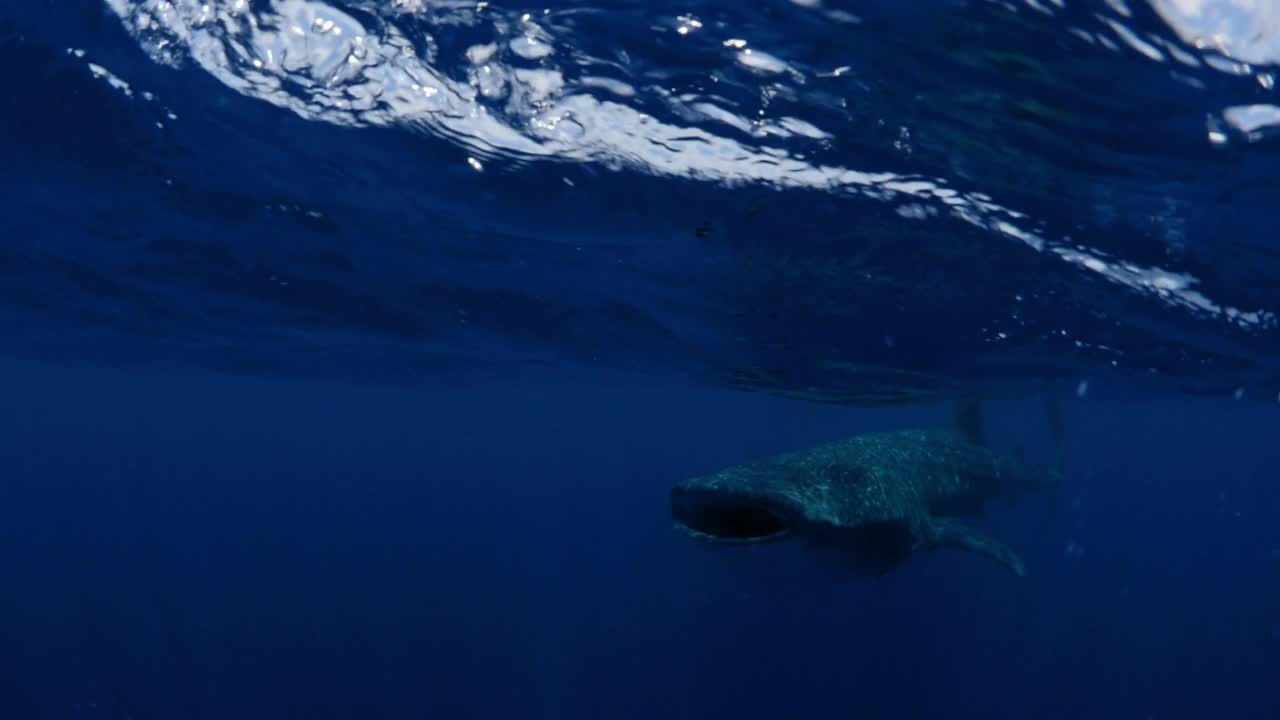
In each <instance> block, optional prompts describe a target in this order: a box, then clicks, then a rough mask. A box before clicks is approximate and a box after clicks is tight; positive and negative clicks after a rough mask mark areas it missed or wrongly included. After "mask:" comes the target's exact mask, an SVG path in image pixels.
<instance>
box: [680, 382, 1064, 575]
mask: <svg viewBox="0 0 1280 720" xmlns="http://www.w3.org/2000/svg"><path fill="white" fill-rule="evenodd" d="M1056 480H1057V472H1056V471H1048V470H1042V471H1037V470H1033V469H1031V468H1029V467H1028V466H1026V465H1024V464H1023V463H1022V462H1021V461H1020V460H1018V459H1015V458H1012V457H1004V456H1001V455H997V454H995V453H993V452H992V451H990V450H989V449H987V447H986V445H985V443H984V442H983V437H982V428H981V416H980V410H979V408H978V405H977V404H976V403H964V404H962V405H961V406H960V410H959V412H958V413H957V424H956V428H955V429H937V430H910V431H901V432H887V433H876V434H869V435H859V436H856V437H852V438H849V439H847V440H840V441H837V442H832V443H828V444H825V445H819V446H818V447H815V448H811V449H808V450H802V451H799V452H792V453H787V454H784V455H779V456H776V457H773V458H769V459H767V460H762V461H759V462H752V463H747V464H745V465H737V466H735V467H731V468H728V469H725V470H721V471H720V472H718V473H715V474H713V475H706V476H702V477H696V478H692V479H689V480H685V481H683V482H680V483H678V484H677V485H676V486H675V487H674V488H672V490H671V514H672V520H673V521H674V523H675V526H676V528H677V529H678V530H680V531H682V532H684V533H686V534H687V535H689V536H690V537H692V538H694V539H696V540H702V541H706V542H712V543H729V544H734V543H736V544H750V543H765V542H775V541H781V540H785V539H800V540H804V541H807V542H809V543H813V544H815V545H817V546H820V547H821V548H822V549H824V550H829V551H835V554H836V556H837V558H838V559H839V561H840V562H841V564H842V565H843V566H844V567H845V569H846V570H848V571H850V572H852V573H853V574H857V575H883V574H885V573H887V572H889V571H890V570H893V569H894V568H896V567H898V566H900V565H902V564H904V563H906V562H907V561H908V560H909V559H910V558H911V556H912V554H913V553H916V552H921V551H925V550H933V549H937V548H946V547H951V548H959V549H963V550H968V551H971V552H976V553H979V554H981V555H985V556H987V557H989V558H991V559H993V560H995V561H997V562H999V563H1001V564H1002V565H1004V566H1005V567H1007V568H1008V569H1009V570H1011V571H1012V572H1014V573H1015V574H1017V575H1019V576H1022V575H1025V574H1026V567H1025V565H1024V564H1023V562H1022V559H1021V558H1019V557H1018V555H1017V554H1016V553H1015V552H1014V551H1013V550H1011V549H1009V548H1008V547H1006V546H1005V545H1003V544H1002V543H1000V542H998V541H996V540H994V539H992V538H990V537H988V536H986V535H985V534H983V533H982V532H980V531H979V530H978V529H976V528H975V527H973V526H972V525H970V524H968V523H967V522H966V520H967V519H971V518H978V517H981V516H982V514H983V510H984V506H985V504H986V502H987V501H988V500H991V499H994V498H1007V499H1016V498H1017V497H1019V496H1020V495H1022V494H1023V493H1025V492H1027V491H1029V490H1032V489H1036V488H1042V487H1046V486H1049V485H1053V484H1056Z"/></svg>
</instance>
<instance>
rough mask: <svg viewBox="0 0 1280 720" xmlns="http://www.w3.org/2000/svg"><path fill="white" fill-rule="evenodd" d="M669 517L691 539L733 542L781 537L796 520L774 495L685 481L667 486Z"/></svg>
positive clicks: (790, 529)
mask: <svg viewBox="0 0 1280 720" xmlns="http://www.w3.org/2000/svg"><path fill="white" fill-rule="evenodd" d="M671 520H672V522H673V523H675V526H676V529H678V530H680V531H682V532H684V533H685V534H686V535H688V536H689V537H691V538H693V539H695V540H702V541H704V542H713V543H736V544H743V543H764V542H774V541H777V540H782V539H784V538H786V537H787V536H789V535H790V534H791V533H792V531H793V530H795V528H796V525H797V524H798V516H797V514H796V513H795V512H794V511H793V510H792V509H790V508H788V507H787V506H786V505H785V504H784V503H783V502H780V501H778V500H777V499H774V498H770V497H766V496H762V495H755V494H752V493H750V492H746V491H742V490H737V489H735V490H725V489H719V488H715V487H707V486H699V485H697V484H688V483H686V484H682V485H677V486H676V487H674V488H672V490H671Z"/></svg>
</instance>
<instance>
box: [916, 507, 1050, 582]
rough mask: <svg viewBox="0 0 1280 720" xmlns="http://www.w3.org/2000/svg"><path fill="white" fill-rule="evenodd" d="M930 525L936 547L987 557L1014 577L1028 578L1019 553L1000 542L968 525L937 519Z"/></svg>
mask: <svg viewBox="0 0 1280 720" xmlns="http://www.w3.org/2000/svg"><path fill="white" fill-rule="evenodd" d="M930 525H931V527H930V530H931V531H932V535H933V538H932V539H933V543H934V545H935V546H937V547H953V548H957V549H960V550H968V551H969V552H975V553H978V554H979V555H986V556H987V557H989V558H991V559H992V560H995V561H996V562H998V563H1000V564H1001V565H1004V566H1005V567H1006V568H1008V569H1009V570H1010V571H1011V572H1012V573H1013V574H1014V575H1017V576H1018V577H1025V576H1026V574H1027V567H1026V565H1025V564H1023V562H1022V558H1020V557H1018V554H1017V553H1015V552H1014V551H1013V550H1011V549H1010V548H1009V547H1008V546H1006V545H1005V544H1004V543H1002V542H1000V541H999V540H996V539H995V538H992V537H988V536H987V535H983V534H982V533H981V532H979V531H977V530H975V529H974V528H971V527H969V526H968V525H964V524H961V523H958V522H953V521H950V520H937V519H935V520H934V521H933V522H932V523H930Z"/></svg>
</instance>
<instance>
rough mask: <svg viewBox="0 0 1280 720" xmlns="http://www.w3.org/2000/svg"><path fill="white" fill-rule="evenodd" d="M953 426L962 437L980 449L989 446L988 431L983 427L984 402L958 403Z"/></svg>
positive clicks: (969, 401) (962, 401)
mask: <svg viewBox="0 0 1280 720" xmlns="http://www.w3.org/2000/svg"><path fill="white" fill-rule="evenodd" d="M953 424H954V425H955V429H956V432H957V433H959V434H960V437H962V438H964V439H965V440H967V441H969V442H971V443H973V444H974V445H977V446H979V447H986V446H987V437H986V431H985V430H983V427H982V401H980V400H971V399H966V400H960V401H958V402H956V408H955V415H954V417H953Z"/></svg>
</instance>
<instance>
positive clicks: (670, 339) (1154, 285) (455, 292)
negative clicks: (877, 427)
mask: <svg viewBox="0 0 1280 720" xmlns="http://www.w3.org/2000/svg"><path fill="white" fill-rule="evenodd" d="M34 5H36V6H38V5H40V4H39V3H36V4H34ZM1278 22H1280V12H1277V11H1275V10H1273V9H1271V8H1270V6H1269V5H1267V4H1266V3H1264V2H1262V1H1261V0H1258V1H1256V2H1251V1H1249V0H1236V1H1235V2H1225V1H1224V2H1212V1H1210V0H1204V1H1201V0H1178V1H1176V2H1175V1H1174V0H1152V2H1151V3H1150V4H1138V3H1135V2H1130V3H1127V4H1126V3H1124V2H1122V1H1121V0H1110V1H1108V2H1095V3H1084V2H1081V3H1073V2H1052V1H1032V0H1028V1H1027V2H1023V3H991V2H968V3H956V2H936V3H912V4H911V7H910V8H909V9H906V8H903V7H899V6H897V5H896V4H891V3H878V4H871V5H869V6H863V5H860V4H859V5H857V6H856V7H855V5H853V4H847V3H829V2H823V1H822V0H790V1H787V0H779V1H777V2H770V3H764V4H749V5H743V4H741V3H725V2H701V3H694V4H688V3H686V4H682V5H673V4H669V3H665V2H659V3H639V2H613V3H602V2H594V3H580V2H573V3H562V4H560V5H559V6H558V7H556V8H554V9H527V8H521V7H518V6H510V5H504V4H501V3H490V2H479V3H477V2H468V3H461V2H429V3H428V2H424V1H422V0H396V1H395V2H391V3H385V2H372V1H369V2H345V3H337V2H316V1H309V0H259V1H257V2H248V1H246V0H223V1H220V2H195V1H193V0H178V1H176V2H174V1H171V0H104V3H103V4H102V5H101V6H96V7H77V8H74V9H71V8H65V7H64V8H58V9H56V10H54V9H52V8H43V9H42V8H40V7H34V6H33V7H29V8H14V9H7V10H4V11H3V12H2V13H0V55H3V57H4V59H6V60H8V61H9V62H8V63H6V64H7V66H9V67H17V66H18V64H17V63H19V62H21V63H22V66H23V67H29V68H31V69H30V70H28V71H24V72H23V73H22V74H21V75H19V76H17V77H15V78H13V79H12V81H11V86H12V94H11V97H10V102H11V103H12V105H13V109H14V112H12V113H9V117H8V118H6V119H4V120H0V126H6V125H9V126H11V127H5V129H6V130H8V131H16V132H18V133H19V135H18V136H19V137H23V138H24V139H28V140H29V142H26V143H25V146H24V147H23V148H21V151H20V157H19V162H15V163H12V164H11V165H10V166H9V167H8V168H7V172H6V173H5V176H4V178H5V181H6V183H5V184H6V187H7V188H8V189H9V190H10V192H9V193H8V197H7V199H6V201H5V202H6V204H7V205H8V207H7V210H8V212H6V213H4V215H5V218H6V219H5V220H4V221H3V222H4V226H3V227H0V230H3V231H4V232H5V234H6V237H10V238H12V241H11V242H10V243H7V247H6V248H5V249H3V250H0V253H2V254H0V273H2V274H3V275H2V277H3V281H2V285H0V288H3V292H4V296H5V298H6V300H7V301H6V302H5V303H4V310H3V312H5V313H6V314H7V315H9V316H10V318H9V319H8V320H6V322H7V323H8V324H9V325H11V326H12V327H14V328H16V331H15V332H14V333H12V334H11V335H10V337H9V338H8V341H7V343H6V345H7V348H6V349H7V350H9V351H10V352H14V353H25V354H31V353H35V354H38V355H40V356H41V357H44V358H57V359H61V360H67V361H71V360H74V361H77V362H127V363H139V362H142V363H150V364H164V365H196V366H206V367H215V368H218V369H223V370H234V371H241V372H260V373H276V372H283V373H290V374H300V373H304V374H309V373H317V374H328V375H332V374H336V375H340V376H344V377H365V376H371V377H400V378H404V377H413V376H415V375H419V374H421V373H423V372H430V373H432V374H433V376H434V374H437V373H456V374H458V375H464V376H475V375H477V374H480V375H485V376H488V375H494V374H504V373H511V372H528V371H529V370H530V369H531V368H534V367H537V368H548V369H549V368H564V367H569V366H577V365H581V364H588V365H604V366H614V367H619V366H620V367H627V368H631V369H641V370H645V371H649V372H675V373H678V374H682V375H688V376H692V377H695V378H698V379H702V380H707V381H710V382H716V383H728V384H731V385H735V386H740V387H747V388H754V389H763V390H767V391H771V392H777V393H782V394H788V395H798V396H802V397H807V398H811V399H818V400H827V401H835V402H844V403H850V404H860V405H880V404H899V403H910V402H916V401H922V400H927V399H932V398H936V397H938V396H939V395H946V394H953V393H961V392H969V391H973V390H975V389H977V388H981V389H983V390H988V389H990V388H992V387H1003V386H1016V385H1020V384H1022V383H1026V382H1040V381H1044V380H1053V379H1069V380H1071V381H1072V382H1079V381H1084V380H1088V381H1090V382H1094V383H1104V384H1105V383H1112V384H1113V385H1114V386H1115V387H1117V388H1143V389H1150V388H1154V389H1156V390H1158V391H1190V392H1211V393H1237V394H1244V395H1247V396H1249V397H1254V398H1259V397H1261V398H1275V397H1276V393H1277V391H1280V364H1278V363H1277V358H1280V343H1278V342H1277V338H1278V333H1280V328H1278V327H1277V325H1278V323H1277V316H1276V312H1277V309H1278V308H1280V246H1277V244H1276V241H1275V239H1274V234H1273V233H1272V232H1271V227H1272V226H1273V225H1274V224H1275V223H1274V210H1273V203H1272V202H1271V201H1270V199H1269V192H1270V191H1271V188H1272V187H1273V186H1274V182H1275V181H1274V179H1271V178H1269V177H1268V173H1267V172H1266V168H1268V167H1273V166H1274V165H1273V162H1274V158H1275V154H1276V141H1275V135H1276V133H1275V132H1274V129H1275V128H1276V127H1280V103H1276V102H1275V101H1274V93H1275V91H1274V84H1275V82H1274V78H1275V68H1276V63H1277V60H1280V39H1278V38H1280V33H1276V32H1267V30H1268V29H1269V28H1275V27H1276V26H1277V23H1278ZM69 195H71V196H75V197H77V198H79V199H80V202H78V203H77V204H76V206H75V207H76V209H75V210H72V211H70V212H69V211H68V210H67V203H66V198H67V197H68V196H69ZM1082 387H1083V386H1082Z"/></svg>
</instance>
